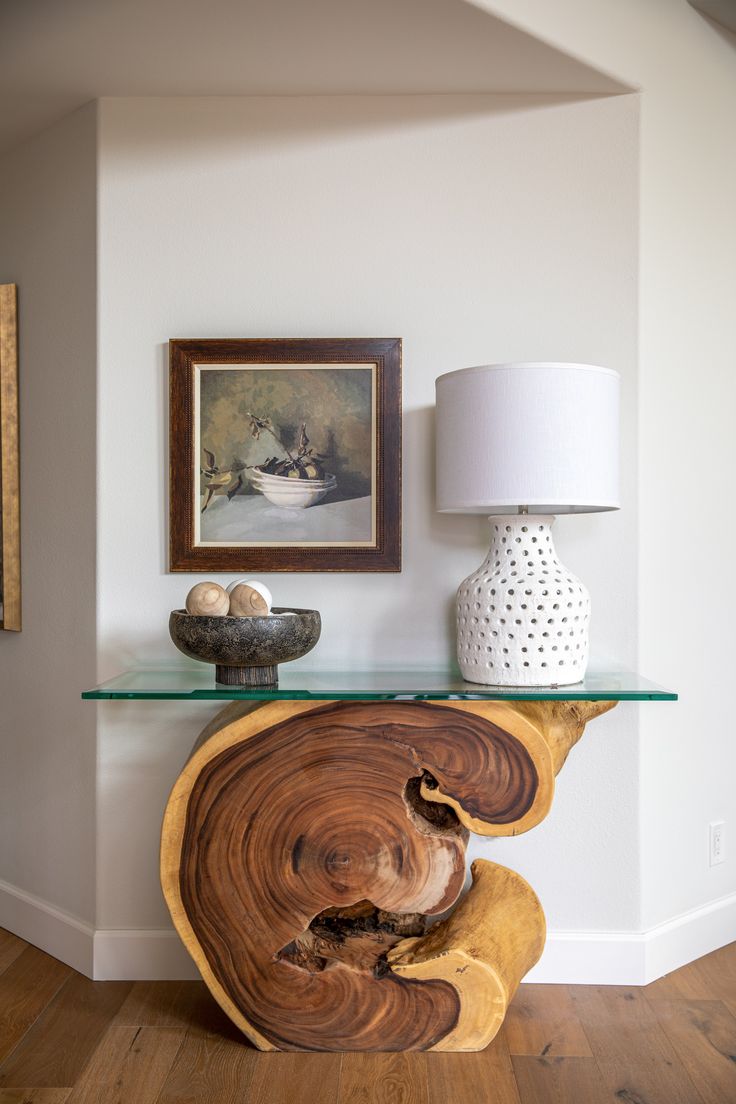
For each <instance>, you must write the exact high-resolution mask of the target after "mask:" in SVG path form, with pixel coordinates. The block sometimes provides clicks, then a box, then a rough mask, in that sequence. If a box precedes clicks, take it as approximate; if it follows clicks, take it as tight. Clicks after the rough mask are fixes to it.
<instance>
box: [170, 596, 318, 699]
mask: <svg viewBox="0 0 736 1104" xmlns="http://www.w3.org/2000/svg"><path fill="white" fill-rule="evenodd" d="M321 631H322V621H321V619H320V616H319V613H318V612H317V610H308V609H283V608H280V607H274V608H273V609H272V610H271V613H270V614H269V615H268V616H267V617H202V616H199V615H197V614H192V613H187V611H186V610H173V611H172V613H171V616H170V617H169V634H170V636H171V639H172V640H173V642H174V644H175V645H176V646H177V648H178V649H179V651H180V652H183V653H184V655H186V656H189V658H190V659H200V660H204V661H205V663H214V664H215V665H216V666H215V678H216V680H217V682H219V683H221V684H222V685H223V686H275V685H277V683H278V680H279V678H278V666H277V665H278V664H279V663H287V662H288V661H289V660H292V659H299V658H300V656H303V655H306V654H307V652H311V650H312V648H313V647H314V646H315V644H316V643H317V641H318V640H319V635H320V632H321Z"/></svg>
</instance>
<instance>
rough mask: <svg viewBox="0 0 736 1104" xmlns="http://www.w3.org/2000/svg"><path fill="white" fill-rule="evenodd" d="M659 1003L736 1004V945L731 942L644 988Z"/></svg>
mask: <svg viewBox="0 0 736 1104" xmlns="http://www.w3.org/2000/svg"><path fill="white" fill-rule="evenodd" d="M644 995H645V996H646V997H652V998H653V999H655V1000H659V999H661V1000H678V999H680V998H682V999H684V1000H724V1001H733V1002H736V943H729V944H728V945H727V946H725V947H721V948H720V949H719V950H717V951H713V952H711V954H707V955H704V956H703V958H699V959H697V961H695V962H690V963H688V965H687V966H681V967H680V969H679V970H674V971H673V972H672V973H671V974H665V976H664V977H662V978H658V979H657V981H653V982H652V983H651V984H650V985H647V986H646V987H645V989H644Z"/></svg>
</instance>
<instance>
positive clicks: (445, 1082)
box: [426, 1029, 582, 1104]
mask: <svg viewBox="0 0 736 1104" xmlns="http://www.w3.org/2000/svg"><path fill="white" fill-rule="evenodd" d="M426 1059H427V1075H428V1076H427V1079H428V1083H429V1097H428V1104H519V1093H518V1089H517V1087H516V1078H515V1077H514V1071H513V1068H512V1065H511V1058H510V1057H509V1050H508V1044H507V1042H506V1037H505V1035H504V1032H503V1029H502V1030H501V1031H500V1032H499V1033H498V1035H497V1036H496V1038H495V1039H494V1040H493V1042H492V1043H490V1044H489V1045H488V1046H487V1047H486V1049H485V1050H479V1051H471V1052H470V1053H468V1054H443V1053H438V1054H427V1055H426ZM580 1104H582V1102H580Z"/></svg>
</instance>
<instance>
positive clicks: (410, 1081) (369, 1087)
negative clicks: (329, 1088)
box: [337, 1051, 428, 1104]
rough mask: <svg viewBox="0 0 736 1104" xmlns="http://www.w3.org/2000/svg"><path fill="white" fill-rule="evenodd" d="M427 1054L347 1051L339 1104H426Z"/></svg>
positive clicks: (341, 1077)
mask: <svg viewBox="0 0 736 1104" xmlns="http://www.w3.org/2000/svg"><path fill="white" fill-rule="evenodd" d="M427 1095H428V1085H427V1056H426V1055H425V1054H422V1053H419V1052H417V1051H413V1052H409V1053H403V1054H401V1053H396V1054H343V1056H342V1063H341V1066H340V1087H339V1091H338V1095H337V1099H338V1101H339V1104H426V1102H427Z"/></svg>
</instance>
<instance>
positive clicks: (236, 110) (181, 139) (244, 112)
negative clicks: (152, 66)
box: [104, 92, 606, 336]
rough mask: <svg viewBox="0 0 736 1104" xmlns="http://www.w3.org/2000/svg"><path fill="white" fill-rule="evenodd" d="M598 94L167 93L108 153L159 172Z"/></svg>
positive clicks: (121, 131) (120, 130)
mask: <svg viewBox="0 0 736 1104" xmlns="http://www.w3.org/2000/svg"><path fill="white" fill-rule="evenodd" d="M601 98H606V97H605V95H602V94H600V93H583V92H579V93H577V92H576V93H567V92H564V93H563V92H554V93H512V94H499V93H478V94H472V95H470V94H467V95H466V94H462V93H461V94H455V95H441V94H435V95H433V94H427V95H404V96H296V97H288V109H287V108H285V106H284V99H285V97H279V96H273V97H271V96H248V97H232V98H220V97H208V98H204V99H200V98H197V99H193V100H190V101H185V102H187V104H188V111H187V112H186V113H184V112H182V111H181V107H180V106H179V105H180V103H181V99H179V100H176V101H174V107H173V108H172V107H171V104H170V101H169V100H168V99H166V98H164V99H161V100H156V99H149V100H147V101H146V111H145V115H143V114H141V115H137V116H136V119H135V126H134V127H131V129H130V130H127V129H126V127H125V125H124V124H123V125H121V126H120V127H116V130H115V141H114V147H113V149H112V150H111V151H110V152H111V154H112V155H113V156H114V157H115V158H125V156H126V154H129V155H130V156H131V157H132V158H134V159H135V162H136V165H137V166H138V168H140V167H141V166H142V165H144V164H145V160H146V157H147V156H148V157H150V158H151V159H152V160H153V161H154V162H155V164H156V167H157V170H158V171H160V166H161V162H162V158H165V159H166V160H167V162H168V165H169V169H170V170H171V169H174V168H175V165H176V157H177V153H178V152H180V153H181V156H182V157H183V158H184V159H185V160H186V165H187V170H188V171H191V156H192V151H193V150H194V149H196V150H197V151H198V152H199V153H201V154H202V155H208V156H210V157H213V158H216V157H217V156H218V154H221V155H222V156H224V157H227V158H232V157H233V152H234V150H236V151H238V152H239V154H240V156H241V157H243V158H247V159H248V160H255V159H257V158H258V157H259V156H261V155H266V156H271V155H272V153H273V150H274V149H278V148H280V147H287V146H288V147H289V148H296V147H299V146H310V147H313V146H314V143H315V141H319V140H320V139H325V140H326V141H329V142H334V141H339V140H341V139H344V140H345V141H346V142H354V141H355V140H356V138H360V137H361V136H365V135H369V134H370V133H372V132H380V133H383V134H385V133H387V132H389V131H396V132H401V131H402V130H405V129H407V128H410V129H412V130H415V129H416V128H418V127H421V126H435V125H436V124H437V123H438V122H442V121H446V122H453V121H457V122H463V121H467V120H470V119H473V118H483V117H488V116H492V115H510V114H514V113H517V112H526V111H541V110H545V109H549V108H555V107H558V106H559V105H561V104H573V103H582V102H585V101H587V100H595V99H601ZM123 103H125V101H123ZM104 109H105V110H112V111H114V106H113V107H110V102H109V101H108V102H107V103H106V104H105V108H104ZM203 168H204V170H205V171H206V167H203ZM376 168H378V166H376ZM244 201H245V197H244ZM239 336H242V335H239ZM322 336H324V335H322Z"/></svg>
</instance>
